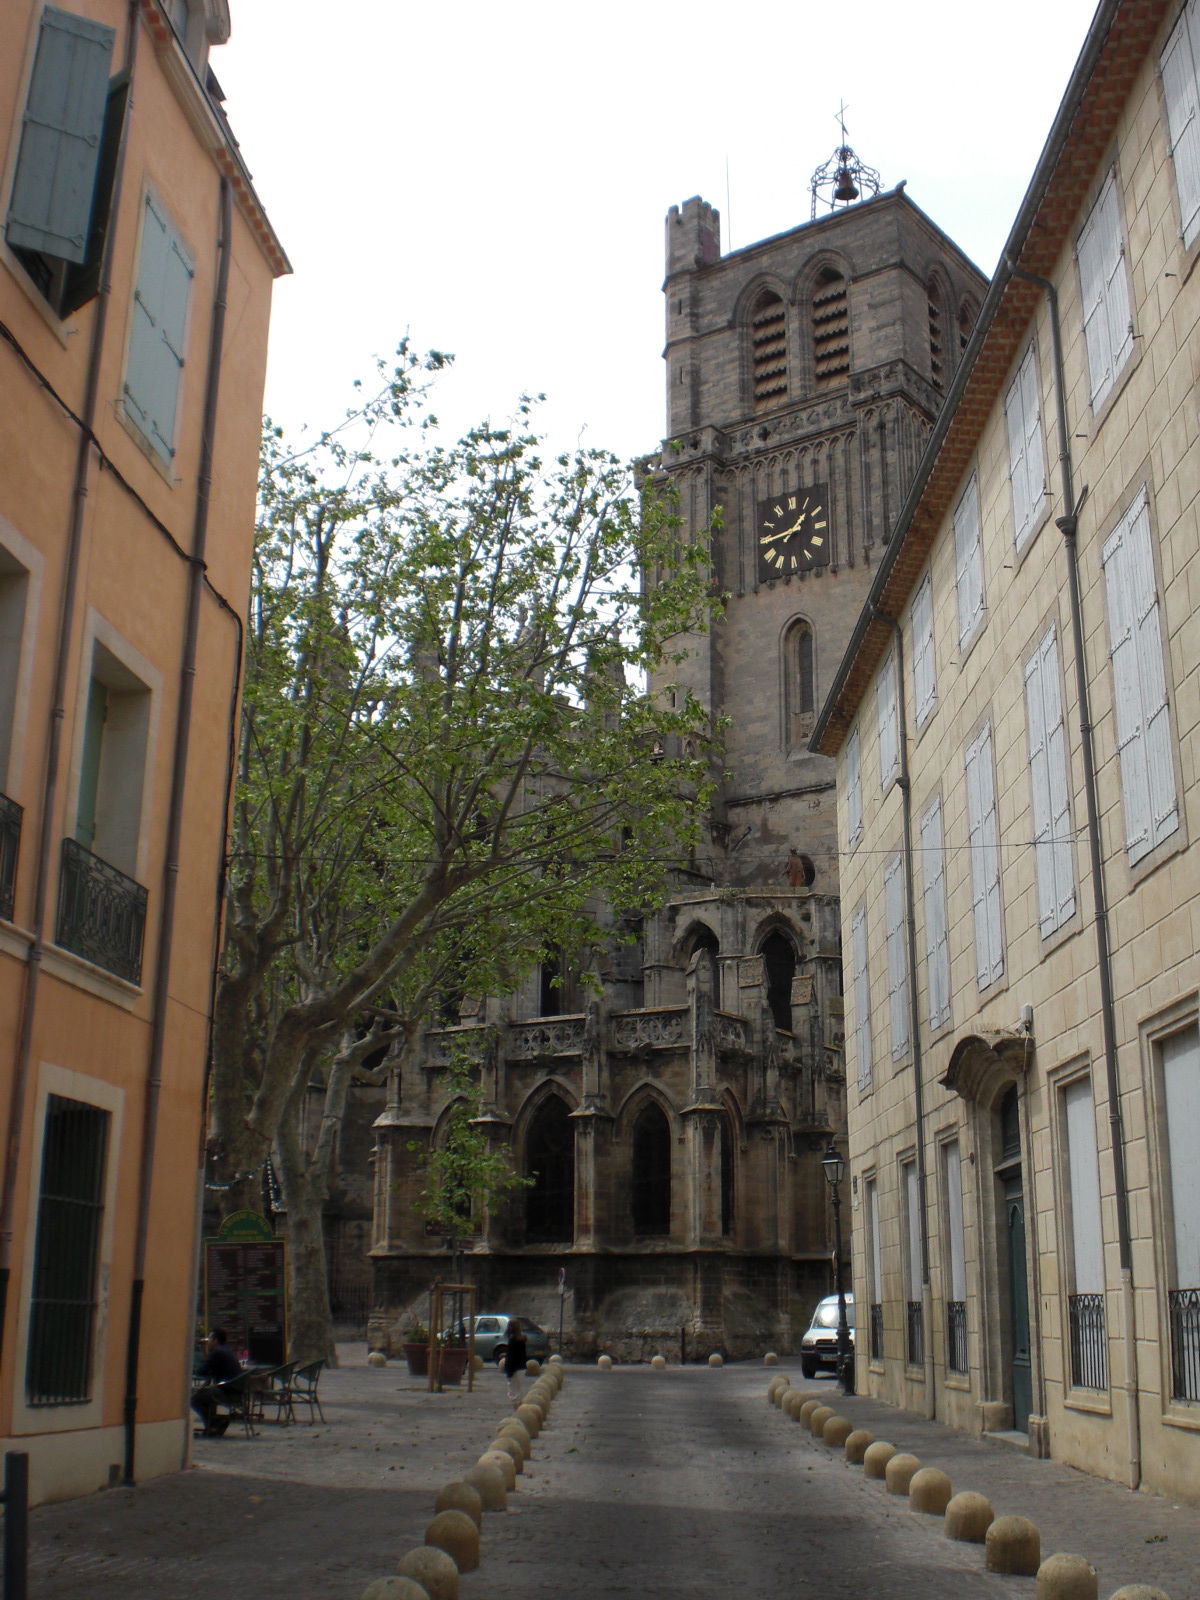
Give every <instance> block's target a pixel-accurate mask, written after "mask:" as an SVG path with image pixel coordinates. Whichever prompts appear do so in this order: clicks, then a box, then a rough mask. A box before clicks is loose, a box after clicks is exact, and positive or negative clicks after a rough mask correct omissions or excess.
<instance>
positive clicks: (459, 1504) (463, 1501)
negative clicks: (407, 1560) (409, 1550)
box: [397, 1478, 483, 1571]
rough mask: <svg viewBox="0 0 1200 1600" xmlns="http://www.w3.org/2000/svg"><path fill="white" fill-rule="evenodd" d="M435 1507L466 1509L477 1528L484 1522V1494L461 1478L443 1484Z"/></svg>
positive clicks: (441, 1509) (438, 1508) (439, 1508)
mask: <svg viewBox="0 0 1200 1600" xmlns="http://www.w3.org/2000/svg"><path fill="white" fill-rule="evenodd" d="M433 1509H434V1510H435V1511H465V1512H466V1514H467V1516H469V1517H470V1519H471V1521H472V1522H473V1523H474V1524H475V1526H476V1527H477V1528H478V1527H479V1526H480V1524H481V1523H482V1522H483V1496H482V1495H481V1494H480V1493H479V1490H478V1489H476V1488H475V1487H474V1485H473V1484H470V1483H464V1482H463V1481H462V1479H461V1478H456V1479H455V1480H454V1482H453V1483H444V1484H443V1485H442V1487H441V1488H440V1489H439V1490H438V1492H437V1499H436V1500H435V1501H434V1502H433ZM397 1571H399V1568H397Z"/></svg>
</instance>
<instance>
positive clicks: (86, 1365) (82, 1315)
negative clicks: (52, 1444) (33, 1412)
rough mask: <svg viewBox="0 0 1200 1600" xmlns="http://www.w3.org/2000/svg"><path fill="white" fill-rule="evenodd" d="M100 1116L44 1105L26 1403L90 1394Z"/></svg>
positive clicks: (100, 1193)
mask: <svg viewBox="0 0 1200 1600" xmlns="http://www.w3.org/2000/svg"><path fill="white" fill-rule="evenodd" d="M108 1121H109V1114H108V1112H107V1111H102V1110H100V1108H99V1107H97V1106H89V1105H84V1104H82V1103H81V1102H79V1101H77V1100H67V1099H64V1098H62V1097H61V1096H59V1095H51V1096H50V1097H49V1099H48V1100H47V1103H46V1127H45V1140H44V1143H43V1146H42V1178H41V1186H40V1190H39V1194H38V1214H37V1240H36V1243H35V1246H34V1264H33V1294H32V1297H31V1300H30V1308H29V1355H28V1358H27V1361H26V1367H25V1390H26V1396H27V1399H28V1401H29V1404H30V1405H31V1406H53V1405H78V1404H81V1403H83V1402H85V1401H87V1400H90V1399H91V1378H92V1342H93V1332H94V1329H95V1325H96V1310H97V1295H96V1288H97V1277H98V1270H97V1269H98V1265H99V1253H100V1224H101V1220H102V1218H103V1214H104V1167H105V1154H106V1150H107V1145H108Z"/></svg>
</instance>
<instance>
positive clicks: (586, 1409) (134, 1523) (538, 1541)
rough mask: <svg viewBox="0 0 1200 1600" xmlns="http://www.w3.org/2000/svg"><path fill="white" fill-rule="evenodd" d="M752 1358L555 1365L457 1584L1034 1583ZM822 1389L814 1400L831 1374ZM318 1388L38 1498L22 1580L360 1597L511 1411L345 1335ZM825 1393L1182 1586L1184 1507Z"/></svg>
mask: <svg viewBox="0 0 1200 1600" xmlns="http://www.w3.org/2000/svg"><path fill="white" fill-rule="evenodd" d="M782 1370H784V1371H785V1372H790V1373H791V1376H792V1378H793V1381H795V1382H797V1383H799V1382H800V1376H799V1372H798V1370H797V1371H792V1370H791V1368H790V1366H789V1364H787V1363H785V1364H784V1366H783V1368H782ZM769 1376H770V1374H769V1373H768V1372H767V1371H766V1370H765V1369H764V1368H763V1367H761V1366H759V1365H750V1364H746V1365H734V1366H729V1367H726V1368H724V1369H722V1370H720V1371H710V1370H709V1369H708V1368H706V1367H701V1368H692V1367H689V1368H686V1369H679V1368H669V1369H668V1370H667V1371H665V1372H662V1373H657V1372H653V1371H651V1370H650V1369H649V1368H646V1367H634V1368H624V1369H622V1368H617V1369H615V1370H614V1371H612V1372H608V1373H605V1372H600V1371H597V1370H595V1369H594V1368H587V1369H572V1368H568V1378H567V1382H566V1384H565V1385H564V1386H563V1389H562V1391H561V1393H560V1394H559V1395H558V1397H557V1399H556V1401H555V1402H554V1405H553V1407H552V1409H551V1413H550V1417H549V1419H548V1422H547V1425H546V1427H545V1428H544V1429H543V1431H542V1433H541V1435H540V1436H539V1438H538V1439H537V1440H536V1441H535V1445H534V1454H533V1458H532V1460H531V1461H530V1462H529V1463H528V1465H527V1467H526V1471H525V1473H524V1474H523V1475H522V1476H521V1477H520V1478H519V1479H518V1490H517V1492H516V1493H513V1494H510V1495H509V1499H508V1510H507V1511H506V1512H504V1513H489V1514H487V1515H485V1517H484V1524H483V1544H482V1560H481V1565H480V1567H479V1569H478V1570H477V1571H476V1572H473V1573H470V1574H466V1575H464V1577H463V1579H462V1585H461V1594H462V1597H463V1600H484V1597H486V1596H492V1595H496V1594H501V1593H503V1594H513V1595H516V1594H520V1595H521V1596H522V1600H543V1597H546V1600H549V1597H550V1596H555V1597H556V1600H557V1597H559V1596H561V1595H563V1594H569V1595H571V1596H572V1600H606V1597H609V1596H614V1595H620V1594H636V1595H639V1596H642V1597H648V1600H654V1597H660V1600H669V1597H675V1596H685V1595H686V1596H695V1597H699V1600H708V1597H710V1596H711V1597H713V1600H715V1597H717V1596H721V1597H722V1600H724V1597H727V1596H728V1595H730V1594H731V1593H746V1594H756V1595H761V1596H766V1597H771V1596H784V1595H788V1596H791V1595H804V1594H812V1595H813V1596H814V1597H815V1596H817V1595H821V1596H822V1600H841V1597H843V1596H846V1597H849V1596H857V1595H859V1594H864V1595H865V1594H870V1595H872V1596H875V1597H880V1600H892V1597H895V1600H899V1597H901V1596H908V1595H909V1594H912V1593H920V1594H922V1595H923V1596H932V1597H935V1600H958V1597H961V1596H964V1595H969V1596H979V1597H980V1600H988V1597H991V1596H1001V1595H1007V1596H1010V1597H1012V1596H1016V1597H1021V1600H1024V1597H1026V1596H1032V1594H1033V1591H1034V1583H1033V1580H1032V1579H1024V1578H1005V1577H1000V1576H998V1575H995V1574H991V1573H987V1572H985V1571H984V1566H983V1552H982V1550H981V1549H980V1548H979V1547H978V1546H973V1545H960V1544H955V1543H952V1542H950V1541H948V1540H946V1539H945V1538H944V1537H943V1536H942V1532H941V1519H940V1518H935V1517H923V1516H920V1515H919V1514H917V1513H915V1512H913V1511H911V1510H910V1509H909V1507H908V1503H907V1501H906V1500H904V1499H901V1498H898V1497H895V1496H890V1495H888V1494H887V1493H886V1492H885V1490H884V1488H883V1486H882V1484H879V1483H875V1482H868V1481H866V1480H865V1479H864V1478H863V1476H862V1473H861V1471H860V1470H859V1469H857V1468H852V1467H850V1466H848V1465H847V1464H846V1463H845V1461H844V1460H843V1458H842V1455H841V1452H833V1451H830V1450H828V1449H827V1448H825V1447H824V1446H823V1445H819V1444H817V1443H816V1442H815V1441H814V1440H813V1439H812V1438H811V1436H810V1435H809V1434H808V1432H807V1430H806V1429H802V1428H801V1427H799V1426H798V1425H797V1424H796V1423H794V1422H792V1421H790V1420H789V1419H788V1418H787V1417H786V1416H785V1415H784V1414H783V1413H782V1412H781V1411H779V1410H778V1409H777V1408H776V1407H774V1406H771V1405H769V1404H768V1403H767V1401H766V1387H767V1381H768V1378H769ZM807 1387H814V1386H807ZM817 1387H827V1388H828V1389H829V1390H830V1395H831V1398H832V1393H833V1388H832V1384H830V1383H828V1382H827V1381H826V1382H825V1383H824V1384H821V1385H817ZM839 1398H840V1397H839ZM322 1399H323V1402H324V1405H325V1412H326V1417H327V1419H328V1421H327V1423H326V1424H325V1425H324V1426H322V1425H321V1424H320V1423H317V1424H315V1425H313V1426H310V1425H308V1424H307V1423H305V1422H301V1423H299V1424H297V1425H296V1426H293V1427H284V1428H279V1427H275V1426H273V1425H271V1424H267V1425H265V1426H264V1427H263V1428H262V1430H261V1431H260V1434H259V1436H258V1437H257V1438H255V1439H250V1440H247V1439H245V1438H242V1437H239V1436H237V1435H236V1434H234V1433H233V1432H232V1431H231V1432H230V1433H229V1434H228V1435H227V1436H226V1437H225V1438H223V1439H213V1440H201V1441H198V1442H197V1447H196V1466H195V1467H194V1469H193V1470H192V1471H191V1472H187V1473H179V1474H176V1475H174V1476H172V1477H169V1478H164V1479H159V1480H156V1481H153V1482H150V1483H147V1484H146V1485H144V1486H142V1487H140V1488H138V1489H135V1490H125V1489H116V1490H110V1491H108V1492H106V1493H103V1494H100V1495H95V1496H93V1497H91V1498H88V1499H85V1500H75V1501H69V1502H64V1503H62V1504H60V1505H54V1506H44V1507H40V1508H38V1509H36V1510H35V1511H34V1512H33V1513H32V1516H31V1524H32V1552H31V1582H30V1593H31V1595H32V1596H35V1597H37V1600H60V1597H61V1600H66V1597H68V1596H70V1597H72V1600H76V1597H78V1596H80V1595H82V1594H86V1595H87V1596H88V1597H89V1600H116V1597H117V1596H118V1595H119V1596H121V1597H122V1600H126V1597H127V1596H128V1595H130V1594H131V1593H132V1594H135V1595H137V1596H138V1597H139V1600H191V1597H192V1596H198V1595H201V1594H204V1595H207V1596H222V1595H226V1594H240V1593H245V1594H252V1595H254V1596H255V1597H256V1600H285V1597H286V1600H296V1597H297V1596H300V1597H307V1596H322V1597H330V1600H358V1597H359V1596H360V1595H361V1592H362V1590H363V1588H364V1587H365V1586H366V1584H367V1583H368V1582H370V1580H371V1579H372V1578H376V1577H380V1576H383V1575H384V1574H385V1573H387V1572H389V1571H391V1570H392V1568H393V1565H394V1563H395V1561H396V1559H397V1557H398V1556H400V1555H401V1554H403V1553H404V1551H406V1550H408V1549H411V1548H412V1547H413V1546H414V1545H418V1544H420V1543H421V1542H422V1539H423V1534H424V1529H425V1526H426V1524H427V1523H428V1521H429V1519H430V1517H431V1516H432V1514H433V1498H434V1495H435V1494H436V1492H437V1490H438V1488H439V1487H440V1486H441V1485H442V1484H443V1483H445V1482H447V1481H448V1480H450V1479H451V1478H454V1477H456V1476H457V1475H458V1474H459V1473H460V1472H461V1471H462V1470H463V1469H465V1468H466V1467H468V1466H470V1465H471V1464H472V1463H473V1462H474V1461H475V1459H476V1458H477V1457H478V1455H479V1454H480V1453H481V1452H482V1451H483V1450H484V1449H485V1448H486V1446H487V1445H488V1443H489V1441H490V1439H491V1437H492V1428H493V1426H494V1424H495V1423H496V1422H498V1421H499V1419H500V1418H501V1417H503V1416H505V1415H506V1414H507V1413H508V1411H509V1406H508V1402H507V1399H506V1396H505V1390H504V1383H503V1380H502V1379H501V1378H500V1376H499V1375H498V1374H497V1373H495V1372H494V1371H491V1370H488V1371H485V1372H483V1373H482V1374H481V1375H480V1379H479V1387H478V1389H477V1390H476V1392H475V1393H473V1394H469V1393H467V1392H466V1390H465V1389H464V1390H462V1391H461V1392H459V1391H454V1390H448V1391H447V1392H446V1393H445V1394H443V1395H430V1394H428V1393H427V1392H426V1391H425V1390H424V1389H423V1388H422V1387H421V1386H420V1383H419V1381H418V1380H414V1379H410V1378H409V1377H408V1375H407V1373H406V1372H405V1371H404V1369H403V1367H401V1366H397V1365H390V1366H388V1367H386V1368H382V1369H374V1368H369V1367H367V1366H366V1365H365V1362H364V1358H363V1355H362V1352H361V1350H358V1349H356V1350H354V1351H351V1350H349V1349H347V1350H346V1352H345V1364H344V1365H343V1366H342V1367H341V1368H339V1369H337V1370H335V1371H332V1372H330V1373H328V1374H326V1376H325V1378H324V1379H323V1385H322ZM839 1409H841V1410H842V1411H843V1412H844V1414H845V1415H847V1416H849V1417H851V1418H852V1419H853V1420H855V1421H856V1422H859V1423H860V1424H862V1425H864V1426H867V1427H870V1428H871V1430H872V1431H873V1432H874V1433H876V1434H877V1436H878V1437H880V1438H887V1439H889V1440H890V1441H891V1442H893V1443H894V1444H896V1445H897V1446H898V1447H900V1448H906V1449H910V1450H912V1451H913V1452H914V1453H916V1454H917V1455H919V1456H920V1457H921V1458H922V1460H923V1461H924V1462H925V1463H926V1464H928V1465H936V1466H941V1467H942V1468H944V1470H946V1471H947V1472H948V1473H949V1474H950V1476H951V1479H952V1481H953V1483H954V1487H955V1488H956V1489H960V1488H961V1489H965V1488H970V1489H976V1490H978V1491H980V1492H982V1493H984V1494H987V1495H988V1497H989V1498H990V1499H991V1501H992V1504H993V1506H994V1508H995V1510H996V1513H997V1514H998V1515H1002V1514H1004V1513H1007V1512H1020V1513H1022V1514H1024V1515H1026V1516H1029V1517H1031V1518H1032V1519H1033V1520H1034V1521H1035V1522H1037V1523H1038V1525H1039V1527H1040V1528H1041V1531H1042V1550H1043V1555H1050V1554H1052V1553H1054V1552H1055V1551H1059V1550H1066V1551H1073V1552H1076V1553H1078V1554H1081V1555H1085V1556H1087V1557H1088V1559H1089V1560H1091V1561H1092V1562H1093V1564H1094V1565H1096V1566H1097V1567H1098V1568H1099V1570H1100V1595H1101V1600H1107V1597H1108V1596H1109V1595H1111V1593H1112V1592H1113V1590H1115V1589H1116V1588H1118V1587H1119V1585H1120V1584H1122V1583H1129V1582H1133V1581H1135V1580H1136V1581H1142V1582H1153V1583H1156V1584H1158V1585H1160V1586H1161V1587H1162V1588H1163V1589H1165V1590H1166V1592H1167V1593H1168V1594H1169V1595H1170V1596H1171V1600H1192V1597H1193V1596H1195V1595H1196V1594H1197V1593H1198V1592H1200V1584H1198V1582H1197V1575H1198V1574H1200V1511H1197V1510H1195V1509H1194V1508H1178V1507H1173V1506H1172V1505H1171V1504H1170V1503H1169V1502H1166V1501H1162V1500H1159V1499H1156V1498H1154V1497H1151V1496H1147V1495H1134V1494H1131V1493H1129V1492H1128V1491H1126V1490H1123V1489H1120V1488H1118V1487H1116V1486H1115V1485H1112V1484H1106V1483H1102V1482H1100V1481H1098V1480H1096V1479H1092V1478H1088V1477H1084V1476H1083V1475H1081V1474H1079V1473H1076V1472H1073V1471H1071V1470H1070V1469H1069V1468H1064V1467H1060V1466H1057V1465H1055V1464H1054V1463H1051V1462H1040V1461H1031V1460H1030V1459H1029V1458H1028V1457H1026V1456H1025V1455H1023V1454H1021V1453H1019V1452H1018V1451H1016V1450H1014V1449H1012V1448H1010V1447H1007V1446H1005V1445H1002V1444H997V1443H994V1442H981V1441H977V1440H970V1439H965V1438H963V1437H961V1436H960V1435H956V1434H952V1433H950V1432H948V1431H947V1430H945V1429H942V1428H940V1427H939V1426H938V1425H937V1424H935V1423H929V1422H927V1421H925V1420H924V1419H920V1418H916V1417H910V1416H908V1415H907V1414H904V1413H898V1412H894V1411H889V1410H888V1409H887V1408H884V1407H881V1406H876V1405H874V1404H873V1403H872V1402H869V1401H866V1400H860V1399H857V1398H850V1399H848V1400H845V1401H844V1402H843V1404H842V1405H841V1406H840V1408H839Z"/></svg>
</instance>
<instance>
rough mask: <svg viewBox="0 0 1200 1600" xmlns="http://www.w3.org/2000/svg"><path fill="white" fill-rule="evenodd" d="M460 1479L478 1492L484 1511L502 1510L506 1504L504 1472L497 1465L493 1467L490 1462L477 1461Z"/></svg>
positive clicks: (506, 1492) (506, 1491)
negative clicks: (485, 1463)
mask: <svg viewBox="0 0 1200 1600" xmlns="http://www.w3.org/2000/svg"><path fill="white" fill-rule="evenodd" d="M462 1481H463V1482H464V1483H469V1484H470V1486H471V1488H472V1489H474V1490H476V1491H477V1492H478V1494H479V1498H480V1499H481V1500H482V1501H483V1509H484V1510H485V1511H503V1510H504V1508H505V1506H507V1504H508V1490H507V1489H506V1488H505V1487H504V1474H503V1473H502V1472H501V1471H500V1469H499V1467H493V1466H492V1465H491V1463H490V1462H489V1463H488V1464H487V1465H486V1466H485V1465H484V1464H483V1463H482V1462H479V1463H477V1464H476V1465H475V1466H473V1467H468V1468H467V1470H466V1471H465V1472H464V1473H463V1475H462Z"/></svg>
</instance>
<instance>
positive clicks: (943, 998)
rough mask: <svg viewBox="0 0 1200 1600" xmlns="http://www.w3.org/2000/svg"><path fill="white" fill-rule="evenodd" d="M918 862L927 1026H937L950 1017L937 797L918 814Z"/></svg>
mask: <svg viewBox="0 0 1200 1600" xmlns="http://www.w3.org/2000/svg"><path fill="white" fill-rule="evenodd" d="M921 864H922V892H921V900H922V909H923V911H924V915H925V964H926V967H927V969H928V982H929V1026H930V1027H931V1028H940V1027H941V1026H942V1025H943V1023H945V1022H947V1021H949V1018H950V944H949V939H948V936H947V931H946V864H945V853H944V851H943V849H942V805H941V801H940V800H935V801H934V802H933V804H932V805H931V806H930V807H929V809H928V810H927V811H926V813H925V815H924V816H923V817H922V818H921Z"/></svg>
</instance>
